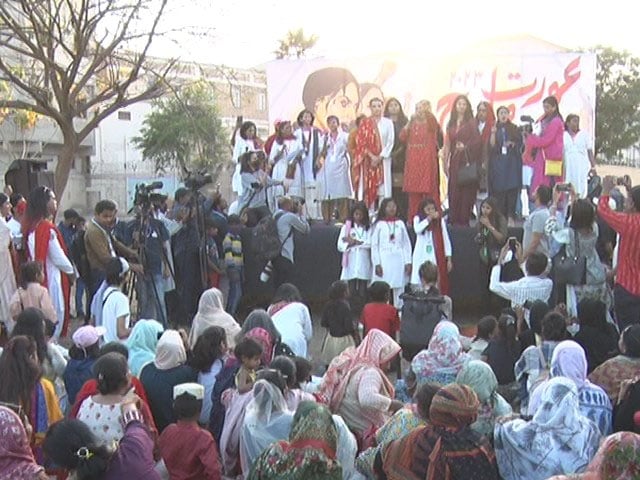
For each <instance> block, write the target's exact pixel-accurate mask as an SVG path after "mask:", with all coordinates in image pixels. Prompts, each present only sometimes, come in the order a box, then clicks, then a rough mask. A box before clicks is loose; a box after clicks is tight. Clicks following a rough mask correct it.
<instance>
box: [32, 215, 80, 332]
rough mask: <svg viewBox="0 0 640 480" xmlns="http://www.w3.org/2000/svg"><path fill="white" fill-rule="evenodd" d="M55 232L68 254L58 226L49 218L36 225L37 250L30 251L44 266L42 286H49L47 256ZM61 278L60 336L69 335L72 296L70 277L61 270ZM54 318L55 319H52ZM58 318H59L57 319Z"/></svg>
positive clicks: (34, 258)
mask: <svg viewBox="0 0 640 480" xmlns="http://www.w3.org/2000/svg"><path fill="white" fill-rule="evenodd" d="M52 231H53V232H54V233H55V235H56V238H57V239H58V242H59V243H60V246H61V247H62V251H63V252H64V254H65V255H67V256H68V253H67V246H66V245H65V243H64V239H63V238H62V234H61V233H60V231H59V230H58V228H57V227H56V226H55V225H54V224H53V223H52V222H51V221H49V220H45V219H43V220H40V221H39V222H38V223H37V224H36V227H35V230H34V232H35V252H33V253H30V256H31V258H33V260H35V261H37V262H40V263H41V264H42V266H43V270H44V281H43V282H42V286H43V287H45V288H48V282H47V257H48V254H49V240H50V239H51V232H52ZM27 238H28V237H25V242H26V243H25V246H26V248H27V249H28V248H29V247H28V242H27V241H26V240H27ZM60 280H61V282H60V283H61V285H62V296H63V298H64V320H63V324H62V331H61V333H60V336H62V337H64V336H66V335H67V329H68V328H69V319H70V315H69V299H70V297H71V284H70V283H69V277H67V275H65V274H64V273H62V272H60ZM52 320H53V319H52ZM56 320H58V319H56Z"/></svg>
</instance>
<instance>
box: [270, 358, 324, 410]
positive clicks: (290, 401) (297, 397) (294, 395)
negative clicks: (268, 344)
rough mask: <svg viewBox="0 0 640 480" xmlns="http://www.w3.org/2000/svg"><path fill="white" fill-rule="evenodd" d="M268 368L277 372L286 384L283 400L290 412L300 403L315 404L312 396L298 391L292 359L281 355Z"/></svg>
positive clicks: (294, 365)
mask: <svg viewBox="0 0 640 480" xmlns="http://www.w3.org/2000/svg"><path fill="white" fill-rule="evenodd" d="M269 368H273V369H275V370H278V371H279V372H280V374H281V375H282V377H283V378H284V380H285V382H286V388H285V392H284V399H285V401H286V402H287V408H288V409H289V410H290V411H292V412H295V411H296V409H297V408H298V405H299V404H300V402H304V401H310V402H315V397H314V396H313V395H311V394H310V393H307V392H304V391H302V390H301V389H300V387H299V385H298V378H297V374H296V364H295V362H294V361H293V359H291V358H289V357H285V356H284V355H281V356H279V357H276V358H274V359H273V361H272V362H271V365H269Z"/></svg>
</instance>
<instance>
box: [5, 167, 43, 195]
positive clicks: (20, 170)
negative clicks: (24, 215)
mask: <svg viewBox="0 0 640 480" xmlns="http://www.w3.org/2000/svg"><path fill="white" fill-rule="evenodd" d="M53 178H54V177H53V172H50V171H48V170H47V162H45V161H41V160H15V161H14V162H13V163H12V164H11V165H9V168H8V169H7V173H6V174H5V175H4V183H5V185H11V187H12V188H13V193H19V194H21V195H23V196H24V197H25V198H27V197H28V196H29V192H31V190H33V189H34V188H36V187H38V186H40V185H44V186H45V187H49V188H50V189H52V190H53V188H54V180H53Z"/></svg>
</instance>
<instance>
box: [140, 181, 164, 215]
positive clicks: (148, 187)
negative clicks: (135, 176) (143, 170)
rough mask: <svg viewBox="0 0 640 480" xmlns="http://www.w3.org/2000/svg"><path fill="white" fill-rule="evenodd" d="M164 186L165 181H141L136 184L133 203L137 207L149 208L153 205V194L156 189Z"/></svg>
mask: <svg viewBox="0 0 640 480" xmlns="http://www.w3.org/2000/svg"><path fill="white" fill-rule="evenodd" d="M162 187H163V183H162V182H160V181H157V182H153V183H149V184H147V183H139V184H137V185H136V193H135V196H134V198H133V205H134V206H135V207H143V208H148V207H150V206H151V195H152V194H153V193H155V192H154V190H159V189H161V188H162Z"/></svg>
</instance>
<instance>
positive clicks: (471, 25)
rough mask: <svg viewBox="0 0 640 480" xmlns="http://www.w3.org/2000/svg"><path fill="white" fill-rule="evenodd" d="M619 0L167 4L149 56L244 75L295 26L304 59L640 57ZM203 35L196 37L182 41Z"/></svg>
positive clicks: (202, 0)
mask: <svg viewBox="0 0 640 480" xmlns="http://www.w3.org/2000/svg"><path fill="white" fill-rule="evenodd" d="M633 5H635V2H630V1H623V0H607V1H606V2H595V1H593V0H583V1H581V2H579V1H575V0H574V1H566V0H565V1H563V0H534V1H531V0H529V1H513V0H509V1H505V0H482V1H471V0H457V1H456V0H439V1H437V2H433V1H424V0H423V1H419V0H391V1H387V2H381V1H379V0H369V1H362V0H318V1H291V0H280V1H274V0H240V1H238V0H226V1H224V0H223V1H220V0H170V2H169V7H168V11H167V14H166V15H165V18H164V22H165V28H171V29H174V30H178V31H179V32H181V33H175V32H174V33H173V34H172V39H171V40H172V41H166V40H160V41H157V42H155V43H154V47H153V50H152V52H151V53H153V54H154V55H158V56H172V57H173V56H179V57H180V58H181V59H183V60H195V61H199V62H205V63H214V64H223V65H229V66H233V67H239V68H240V67H252V66H257V65H261V64H264V63H265V62H267V61H269V60H272V59H273V58H274V54H273V51H274V50H275V49H276V48H277V45H278V39H280V38H282V37H284V36H285V35H286V33H287V31H288V30H291V29H296V28H300V27H302V28H303V29H304V31H305V33H307V34H315V35H317V36H318V38H319V41H318V43H317V45H316V47H315V48H314V49H313V50H312V51H311V52H310V54H309V55H308V56H309V57H312V58H313V57H315V56H325V57H330V58H340V57H351V56H355V55H367V54H372V53H391V52H402V53H410V54H413V53H416V54H420V53H421V52H428V53H429V54H431V55H433V54H434V53H436V54H442V55H446V54H448V53H455V52H456V51H459V50H461V49H463V48H465V47H466V46H468V45H472V44H474V43H476V42H481V41H483V40H488V39H492V38H495V37H510V36H514V35H533V36H536V37H539V38H542V39H544V40H546V41H548V42H551V43H555V44H558V45H561V46H564V47H567V48H570V49H580V48H584V47H589V46H592V45H595V44H603V45H607V46H611V47H614V48H616V49H626V50H629V51H631V52H633V53H634V54H637V55H640V40H639V38H640V37H638V29H639V24H638V15H637V13H638V12H637V10H638V9H639V8H638V7H637V6H633ZM194 28H195V29H197V30H198V31H207V32H208V33H207V36H206V37H204V38H202V37H201V38H196V37H193V36H191V35H188V34H186V33H184V32H188V31H191V30H192V29H194Z"/></svg>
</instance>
